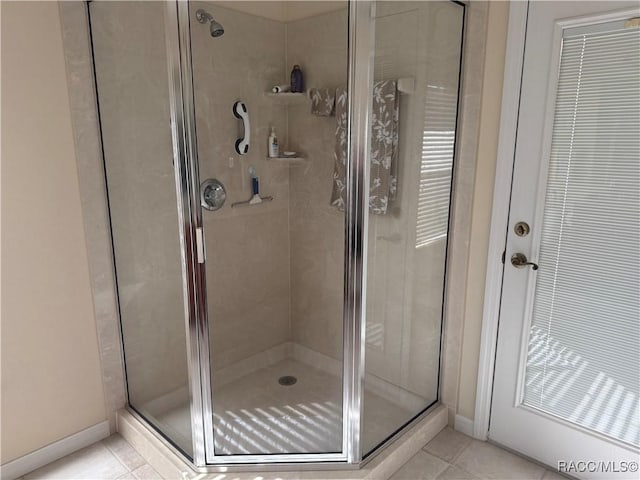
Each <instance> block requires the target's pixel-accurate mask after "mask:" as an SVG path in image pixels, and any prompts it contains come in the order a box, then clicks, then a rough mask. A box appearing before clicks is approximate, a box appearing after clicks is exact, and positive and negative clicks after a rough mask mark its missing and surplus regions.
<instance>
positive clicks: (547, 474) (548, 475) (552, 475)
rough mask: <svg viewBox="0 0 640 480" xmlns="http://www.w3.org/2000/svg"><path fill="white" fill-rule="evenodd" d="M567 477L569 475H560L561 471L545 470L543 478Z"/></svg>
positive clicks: (561, 479)
mask: <svg viewBox="0 0 640 480" xmlns="http://www.w3.org/2000/svg"><path fill="white" fill-rule="evenodd" d="M567 478H569V477H565V476H564V475H560V474H559V473H557V472H553V471H551V470H545V472H544V476H543V477H542V480H567Z"/></svg>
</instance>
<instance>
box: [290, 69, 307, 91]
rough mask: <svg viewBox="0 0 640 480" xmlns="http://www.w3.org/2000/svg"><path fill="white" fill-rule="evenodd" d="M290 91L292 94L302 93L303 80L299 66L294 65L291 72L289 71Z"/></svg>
mask: <svg viewBox="0 0 640 480" xmlns="http://www.w3.org/2000/svg"><path fill="white" fill-rule="evenodd" d="M291 91H292V92H294V93H302V92H304V80H303V78H302V70H300V65H294V66H293V70H291Z"/></svg>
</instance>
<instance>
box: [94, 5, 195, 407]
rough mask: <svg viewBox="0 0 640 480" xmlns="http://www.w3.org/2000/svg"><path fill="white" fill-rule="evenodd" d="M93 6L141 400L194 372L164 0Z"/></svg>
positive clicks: (130, 360)
mask: <svg viewBox="0 0 640 480" xmlns="http://www.w3.org/2000/svg"><path fill="white" fill-rule="evenodd" d="M89 8H90V14H91V24H92V34H93V41H94V43H93V47H94V60H95V68H96V80H97V91H98V99H99V106H100V118H101V126H102V141H103V151H104V161H105V165H106V178H107V186H108V192H109V203H110V211H111V219H112V234H113V243H114V252H115V261H116V271H117V277H118V290H119V299H120V312H121V320H122V330H123V337H124V347H125V355H126V359H127V379H128V385H129V398H130V401H131V403H132V404H134V405H140V404H142V403H145V402H147V401H149V400H152V399H155V398H157V397H159V396H162V395H165V394H167V393H169V392H171V391H173V390H175V389H178V388H180V387H182V386H184V385H185V384H186V383H187V378H188V377H187V364H186V340H185V327H184V326H185V322H184V306H183V305H184V304H183V292H182V271H181V257H180V243H179V235H178V215H177V206H176V192H175V180H174V169H173V151H172V143H171V130H170V124H169V91H168V77H167V63H166V50H165V49H166V47H165V45H166V42H165V37H164V5H163V4H162V3H161V2H92V3H91V4H90V6H89ZM145 25H153V28H141V27H142V26H145Z"/></svg>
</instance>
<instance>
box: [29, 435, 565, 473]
mask: <svg viewBox="0 0 640 480" xmlns="http://www.w3.org/2000/svg"><path fill="white" fill-rule="evenodd" d="M256 478H260V474H258V473H256ZM564 478H565V477H562V476H560V475H558V474H556V473H554V472H551V471H549V470H546V469H545V468H544V467H541V466H540V465H537V464H534V463H531V462H529V461H528V460H526V459H524V458H522V457H519V456H517V455H514V454H512V453H509V452H507V451H506V450H503V449H501V448H498V447H496V446H494V445H491V444H489V443H486V442H479V441H477V440H473V439H472V438H470V437H467V436H466V435H463V434H461V433H458V432H455V431H454V430H452V429H450V428H446V429H445V430H443V431H442V432H440V434H438V435H437V436H436V437H435V438H434V439H433V440H432V441H431V442H429V443H428V444H427V445H425V446H424V448H423V449H422V450H421V451H419V452H418V453H417V454H416V455H414V456H413V457H412V458H411V459H410V460H409V461H408V462H407V463H406V464H405V465H404V466H403V467H402V468H400V470H398V471H397V472H396V473H395V474H394V475H393V476H392V477H391V479H390V480H436V479H437V480H445V479H448V480H466V479H478V480H483V479H494V480H561V479H564ZM35 479H43V480H44V479H47V480H48V479H61V480H62V479H64V480H102V479H105V480H108V479H113V480H115V479H120V480H157V479H161V477H160V475H159V474H158V473H157V472H156V471H155V470H154V469H153V468H152V467H151V466H150V465H148V464H147V463H145V461H144V459H143V458H142V457H141V456H140V455H139V454H138V453H137V452H136V451H135V450H134V449H133V448H132V447H131V446H130V445H129V444H128V443H127V442H126V441H125V440H124V439H123V438H122V437H120V435H117V434H116V435H113V436H111V437H109V438H107V439H106V440H103V441H102V442H99V443H96V444H94V445H91V446H89V447H87V448H84V449H82V450H79V451H78V452H76V453H74V454H72V455H69V456H67V457H65V458H61V459H60V460H58V461H56V462H53V463H51V464H49V465H47V466H45V467H42V468H40V469H38V470H36V471H34V472H31V473H29V474H27V475H25V476H24V477H22V479H21V480H35Z"/></svg>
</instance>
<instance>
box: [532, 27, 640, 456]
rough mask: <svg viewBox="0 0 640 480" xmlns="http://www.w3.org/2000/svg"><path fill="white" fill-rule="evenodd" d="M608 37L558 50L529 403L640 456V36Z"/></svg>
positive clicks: (570, 37)
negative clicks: (639, 452) (637, 447)
mask: <svg viewBox="0 0 640 480" xmlns="http://www.w3.org/2000/svg"><path fill="white" fill-rule="evenodd" d="M607 28H608V30H607V29H603V28H600V31H599V32H598V31H595V30H596V29H594V28H591V29H583V31H582V32H578V33H576V32H575V31H574V33H573V34H570V33H569V34H567V32H565V36H564V39H563V46H562V55H561V63H560V74H559V83H558V92H557V99H556V109H555V119H554V125H553V138H552V146H551V158H550V166H549V177H548V183H547V193H546V200H545V207H544V220H543V225H542V241H541V245H540V255H539V264H540V269H539V270H538V274H537V283H536V288H535V301H534V305H533V316H532V324H531V332H530V338H529V346H528V349H529V350H528V358H527V365H526V382H525V387H524V403H525V404H526V405H529V406H531V407H534V408H537V409H540V410H543V411H545V412H548V413H551V414H553V415H557V416H559V417H561V418H563V419H565V420H568V421H571V422H573V423H575V424H578V425H580V426H583V427H586V428H588V429H592V430H595V431H597V432H600V433H603V434H605V435H607V436H610V437H613V438H616V439H618V440H621V441H623V442H627V443H630V444H633V445H640V404H639V403H638V402H639V398H640V374H639V372H640V29H638V28H626V29H625V28H624V27H622V25H621V24H617V25H616V26H615V27H614V28H613V30H611V28H612V26H608V27H607ZM589 30H590V31H589Z"/></svg>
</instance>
